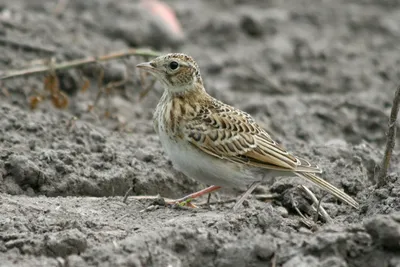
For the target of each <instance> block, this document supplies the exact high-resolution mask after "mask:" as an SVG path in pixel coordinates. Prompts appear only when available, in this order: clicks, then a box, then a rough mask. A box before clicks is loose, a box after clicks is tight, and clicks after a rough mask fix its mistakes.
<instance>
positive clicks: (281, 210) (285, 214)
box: [276, 207, 289, 218]
mask: <svg viewBox="0 0 400 267" xmlns="http://www.w3.org/2000/svg"><path fill="white" fill-rule="evenodd" d="M276 211H277V212H278V213H279V214H280V215H281V216H282V217H283V218H287V217H288V216H289V212H288V210H287V209H286V208H285V207H278V208H277V209H276Z"/></svg>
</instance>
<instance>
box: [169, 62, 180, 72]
mask: <svg viewBox="0 0 400 267" xmlns="http://www.w3.org/2000/svg"><path fill="white" fill-rule="evenodd" d="M169 67H170V68H171V70H176V69H177V68H178V67H179V64H178V62H176V61H172V62H171V63H169Z"/></svg>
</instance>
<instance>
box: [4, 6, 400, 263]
mask: <svg viewBox="0 0 400 267" xmlns="http://www.w3.org/2000/svg"><path fill="white" fill-rule="evenodd" d="M55 2H57V1H44V0H43V1H22V0H14V1H6V0H3V1H0V37H1V38H3V39H9V40H15V41H17V42H21V43H29V44H33V45H34V46H37V47H46V48H49V49H50V50H52V49H53V50H54V51H55V54H54V56H55V57H56V58H57V59H58V60H60V61H62V60H70V59H74V58H80V57H85V56H91V55H101V54H105V53H107V52H111V51H118V50H123V49H126V48H128V47H144V46H147V47H153V48H156V49H159V50H161V51H163V52H169V51H174V52H185V53H187V54H190V55H192V56H193V57H194V58H195V59H196V60H197V62H198V63H199V65H200V67H201V70H202V74H203V77H204V81H205V84H206V88H207V90H208V91H209V92H210V94H212V95H213V96H215V97H217V98H219V99H220V100H222V101H224V102H227V103H229V104H232V105H235V106H236V107H238V108H241V109H243V110H245V111H247V112H249V113H250V114H252V115H253V116H254V117H255V118H256V119H257V120H258V121H259V122H260V124H261V125H262V126H263V127H266V128H267V129H268V130H269V131H270V132H271V133H272V135H273V136H274V137H275V138H276V139H277V140H279V141H280V142H281V143H282V144H283V145H284V146H286V147H287V148H288V149H289V150H291V151H295V152H296V153H297V154H299V155H302V156H303V157H305V158H308V159H310V160H313V161H315V162H317V163H318V164H319V165H320V166H321V167H322V168H323V169H324V174H323V177H324V178H326V179H327V180H328V181H330V182H331V183H333V184H335V185H336V186H338V187H340V188H343V189H344V190H345V191H346V192H347V193H349V194H350V195H352V196H353V197H354V198H355V199H356V200H357V201H358V202H359V203H360V205H361V209H360V210H359V211H357V210H355V209H352V208H350V207H349V206H346V205H344V204H341V203H337V202H336V200H335V199H334V198H333V197H331V196H325V197H324V198H323V204H322V205H323V206H324V207H325V209H326V210H327V212H328V213H329V214H330V215H331V217H332V219H333V220H332V222H330V223H329V224H317V225H314V226H313V227H312V228H311V229H310V228H308V227H306V226H305V225H304V224H303V223H302V222H301V220H300V216H299V215H298V214H297V213H296V211H295V210H294V209H293V208H292V207H291V205H290V198H291V196H292V195H296V194H297V196H298V190H296V186H297V185H299V184H305V183H304V181H301V180H298V179H297V178H279V177H276V178H271V183H270V184H269V185H268V187H266V189H259V191H258V193H279V194H280V196H281V197H279V198H278V199H276V200H274V201H268V202H261V201H258V200H255V199H254V198H252V199H250V200H249V201H248V202H247V204H248V205H246V207H243V208H241V209H240V210H239V211H238V212H236V213H234V212H232V210H231V208H230V207H231V205H230V204H226V205H216V206H212V207H211V208H205V207H202V208H199V209H174V208H158V209H154V210H151V211H147V212H140V211H142V210H143V209H146V207H148V206H149V205H150V204H151V203H152V202H151V201H149V200H137V199H134V198H133V197H131V198H128V201H127V203H126V204H124V203H122V199H123V195H124V193H125V192H126V191H127V190H128V188H129V187H130V186H131V185H132V184H133V185H134V194H133V195H156V194H160V195H162V196H163V197H170V198H177V197H180V196H183V195H185V194H187V193H189V192H193V191H195V190H198V189H200V188H203V187H204V185H200V184H198V183H196V182H194V181H192V180H191V179H188V178H186V177H184V176H183V175H182V174H180V173H178V172H176V171H174V169H173V167H172V164H171V163H170V161H168V159H167V158H166V157H165V155H164V153H163V151H162V149H161V147H160V143H159V141H158V137H157V136H156V135H155V133H154V132H153V129H152V122H151V116H152V111H153V109H154V108H155V105H156V103H157V101H158V98H159V97H160V95H161V91H162V89H161V88H160V85H159V84H156V86H155V88H154V90H152V91H151V92H150V93H149V94H148V95H147V96H146V97H145V98H144V99H143V100H142V101H139V100H138V96H139V93H140V91H141V90H142V88H141V86H140V82H139V80H140V78H139V73H138V72H137V71H136V70H135V68H134V65H135V64H137V63H138V62H139V61H143V58H135V57H132V58H130V59H126V60H124V61H122V60H116V61H113V62H110V63H107V64H106V65H107V68H106V69H107V71H108V75H109V77H111V78H110V79H112V77H113V73H114V74H115V73H116V74H117V76H118V74H119V73H120V72H121V71H122V72H123V73H124V72H126V75H128V77H129V78H130V80H129V82H128V83H127V84H126V85H125V86H124V87H123V88H119V89H115V90H113V91H112V94H111V95H110V96H109V97H108V98H107V99H108V101H109V103H107V102H105V101H104V98H103V99H102V101H100V103H99V105H98V106H97V110H95V111H94V112H88V111H87V107H88V106H89V105H90V104H92V103H93V101H94V99H95V95H96V90H97V89H96V75H92V77H93V78H92V80H91V87H90V88H89V89H88V90H87V91H86V92H80V90H79V82H80V81H79V77H80V74H79V73H77V71H76V70H75V71H67V72H63V73H60V74H59V77H60V79H61V82H62V88H63V89H64V90H65V91H66V92H67V93H68V94H69V96H70V106H69V107H68V109H66V110H57V109H55V108H54V107H53V106H52V105H51V104H50V103H49V102H43V103H40V104H39V106H38V108H37V109H36V110H34V111H32V110H30V108H29V105H28V103H27V99H29V97H30V96H32V95H33V94H34V92H35V90H36V91H37V90H40V88H42V86H43V76H40V75H39V76H30V77H23V78H17V79H11V80H7V81H3V82H2V83H1V91H0V181H1V182H0V192H1V193H0V266H135V267H139V266H219V267H222V266H284V267H291V266H296V267H302V266H309V267H313V266H321V267H325V266H326V267H328V266H330V267H339V266H340V267H346V266H360V267H361V266H371V267H372V266H374V267H375V266H387V267H389V266H390V267H395V266H400V256H399V255H400V254H399V251H400V242H399V240H400V213H399V209H400V201H399V196H400V184H399V173H400V166H399V163H400V158H399V154H398V152H397V151H398V149H397V148H396V149H395V153H394V156H393V159H392V165H391V168H390V170H389V183H388V184H387V185H386V186H384V187H382V188H376V186H375V180H374V179H375V178H374V174H375V172H376V171H377V169H376V166H377V165H378V164H379V163H380V160H381V158H382V152H383V149H384V143H385V138H386V136H385V131H386V128H387V121H388V115H389V113H390V108H391V104H392V97H393V95H394V90H395V87H396V85H397V83H398V82H399V81H400V70H399V68H398V66H399V64H400V53H399V50H398V47H399V46H398V44H399V43H400V26H399V25H400V23H399V16H400V2H398V1H395V0H393V1H378V0H376V1H373V0H351V1H343V0H340V1H312V0H302V1H298V0H285V1H274V0H272V1H255V0H249V1H241V0H236V1H212V0H208V1H191V2H190V3H189V2H188V1H184V0H176V1H167V3H168V4H169V5H170V6H171V7H172V8H173V9H174V10H175V11H176V14H177V17H178V18H179V20H180V21H181V23H182V27H183V29H184V31H185V36H184V37H182V36H179V37H175V36H174V35H173V34H172V33H171V32H170V31H168V29H167V28H165V26H164V25H163V24H161V23H160V21H158V20H157V19H155V18H153V17H152V16H151V15H150V14H149V13H146V11H145V10H144V9H143V7H141V6H140V5H139V3H138V2H137V1H131V0H120V1H111V0H97V1H95V0H86V1H79V0H70V1H68V3H67V6H66V7H65V8H64V9H63V10H62V12H61V13H59V14H55V12H54V10H55V8H56V3H55ZM49 49H47V50H46V49H45V50H43V51H39V50H36V49H29V48H27V47H25V48H21V47H16V46H14V45H11V44H4V43H1V49H0V71H5V70H9V69H15V68H18V67H21V66H25V65H27V64H29V63H32V61H34V60H36V59H43V58H48V57H49V56H51V51H50V52H49V51H48V50H49ZM49 53H50V54H49ZM85 73H86V74H87V73H90V68H89V70H86V71H85ZM88 76H89V77H90V75H88ZM5 89H7V90H5ZM7 92H8V93H7ZM107 105H108V107H109V108H110V113H111V115H112V118H105V117H104V116H103V114H104V111H105V109H106V107H107ZM397 141H399V138H397ZM306 185H307V186H309V187H310V188H311V189H312V190H313V191H314V192H315V193H316V195H317V196H318V197H321V196H323V192H321V191H320V190H318V189H317V188H316V187H314V186H312V185H309V184H306ZM235 196H237V192H228V191H222V192H221V194H220V197H221V199H222V200H225V199H229V198H232V197H235ZM297 198H298V199H299V201H301V199H303V198H300V197H297Z"/></svg>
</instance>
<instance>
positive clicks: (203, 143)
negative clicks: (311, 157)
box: [183, 100, 321, 173]
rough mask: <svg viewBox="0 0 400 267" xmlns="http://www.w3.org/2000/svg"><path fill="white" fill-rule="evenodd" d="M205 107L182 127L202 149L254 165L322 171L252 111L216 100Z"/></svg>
mask: <svg viewBox="0 0 400 267" xmlns="http://www.w3.org/2000/svg"><path fill="white" fill-rule="evenodd" d="M202 110H203V112H201V113H199V114H197V116H196V117H195V118H194V119H192V120H190V121H187V122H186V123H185V124H184V127H183V134H184V137H185V138H186V139H187V140H188V141H189V142H190V143H192V144H193V145H194V146H196V147H197V148H199V149H201V150H202V151H204V152H206V153H208V154H210V155H212V156H215V157H218V158H221V159H227V160H230V161H234V162H238V163H244V164H247V165H250V166H254V167H260V168H266V169H274V170H280V171H300V172H314V173H319V172H321V170H320V169H319V167H318V166H316V165H313V164H311V163H310V162H308V161H306V160H304V159H300V158H298V157H295V156H293V155H292V154H290V153H289V152H287V151H286V150H285V149H283V148H282V147H281V146H279V145H278V144H277V143H276V142H275V141H274V140H273V139H272V138H271V137H270V135H269V134H268V133H267V132H266V131H265V130H264V129H262V128H261V127H260V126H259V125H258V124H257V123H256V122H255V121H254V119H253V118H252V117H251V116H250V115H249V114H247V113H245V112H242V111H240V110H237V109H235V108H233V107H231V106H228V105H225V104H223V103H222V102H219V101H217V100H214V101H213V102H212V103H211V104H210V105H209V106H207V107H203V109H202Z"/></svg>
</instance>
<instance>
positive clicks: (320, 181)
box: [295, 172, 360, 209]
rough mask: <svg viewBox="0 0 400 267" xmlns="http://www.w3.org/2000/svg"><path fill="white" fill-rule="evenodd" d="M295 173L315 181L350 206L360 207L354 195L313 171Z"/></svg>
mask: <svg viewBox="0 0 400 267" xmlns="http://www.w3.org/2000/svg"><path fill="white" fill-rule="evenodd" d="M295 174H296V175H297V176H299V177H302V178H304V179H306V180H308V181H310V182H312V183H314V184H315V185H316V186H318V187H320V188H321V189H323V190H325V191H328V192H329V193H331V194H332V195H334V196H335V197H337V198H338V199H340V200H341V201H343V202H346V203H347V204H349V205H350V206H352V207H354V208H356V209H359V208H360V205H359V204H358V203H357V202H356V201H355V200H354V199H353V198H352V197H350V196H349V195H348V194H346V193H345V192H343V191H342V190H340V189H339V188H337V187H335V186H333V185H331V184H330V183H328V182H327V181H325V180H324V179H322V178H320V177H318V176H316V175H315V174H313V173H304V172H295Z"/></svg>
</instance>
